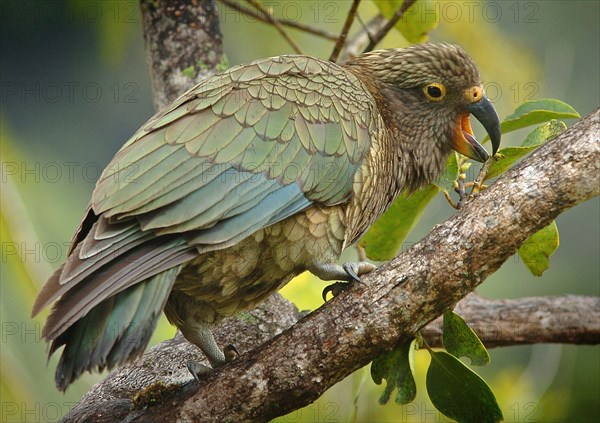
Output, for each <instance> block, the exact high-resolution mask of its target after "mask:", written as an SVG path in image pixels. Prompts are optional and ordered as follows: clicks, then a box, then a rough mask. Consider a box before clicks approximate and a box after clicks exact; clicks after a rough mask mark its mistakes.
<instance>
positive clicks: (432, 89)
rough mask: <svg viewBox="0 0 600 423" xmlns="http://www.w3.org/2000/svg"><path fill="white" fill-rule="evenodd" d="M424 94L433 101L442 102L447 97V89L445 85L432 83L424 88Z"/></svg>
mask: <svg viewBox="0 0 600 423" xmlns="http://www.w3.org/2000/svg"><path fill="white" fill-rule="evenodd" d="M423 94H425V97H427V99H428V100H431V101H440V100H441V99H443V98H444V96H445V95H446V87H444V85H443V84H438V83H435V82H434V83H432V84H427V85H425V86H424V87H423Z"/></svg>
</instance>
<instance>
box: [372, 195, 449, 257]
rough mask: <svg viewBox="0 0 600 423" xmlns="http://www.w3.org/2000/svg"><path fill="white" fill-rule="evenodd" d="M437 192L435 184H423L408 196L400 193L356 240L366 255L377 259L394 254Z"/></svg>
mask: <svg viewBox="0 0 600 423" xmlns="http://www.w3.org/2000/svg"><path fill="white" fill-rule="evenodd" d="M438 192H439V189H438V188H437V187H436V186H435V185H427V186H426V187H425V188H422V189H420V190H419V191H417V192H415V193H413V194H411V195H406V194H401V195H400V196H399V197H398V198H397V199H396V201H394V203H393V204H392V205H391V206H390V208H389V209H388V210H387V211H386V212H385V213H384V214H383V215H382V216H381V217H380V218H379V219H378V220H377V221H376V222H375V223H374V224H373V226H371V228H370V229H369V231H368V232H367V233H366V234H365V236H363V237H362V239H361V240H360V245H361V247H363V248H364V249H365V252H366V254H367V257H369V258H370V259H371V260H378V261H384V260H389V259H391V258H392V257H394V256H395V255H396V253H397V252H398V250H399V249H400V247H401V246H402V242H403V241H404V239H405V238H406V236H407V235H408V234H409V233H410V231H411V230H412V229H413V227H414V226H415V224H416V223H417V222H418V221H419V218H420V217H421V215H422V214H423V211H424V210H425V207H426V206H427V205H428V204H429V202H430V201H431V200H432V199H433V197H435V195H436V194H437V193H438Z"/></svg>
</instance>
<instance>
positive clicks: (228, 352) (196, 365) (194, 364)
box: [187, 344, 240, 382]
mask: <svg viewBox="0 0 600 423" xmlns="http://www.w3.org/2000/svg"><path fill="white" fill-rule="evenodd" d="M239 355H240V353H239V352H238V350H237V349H236V348H235V346H234V345H231V344H230V345H227V346H226V347H225V349H224V350H223V356H224V357H225V361H223V362H222V363H221V364H218V365H216V366H215V365H212V364H211V365H212V366H213V367H209V366H206V365H204V364H202V363H200V362H198V361H196V360H188V362H187V368H188V370H189V372H190V373H191V374H192V376H193V377H194V379H196V380H197V381H198V382H200V378H201V377H202V376H204V375H206V374H208V373H210V372H212V371H213V370H214V369H215V368H217V367H220V366H222V365H223V364H225V363H229V362H231V361H233V360H235V359H236V358H237V357H238V356H239Z"/></svg>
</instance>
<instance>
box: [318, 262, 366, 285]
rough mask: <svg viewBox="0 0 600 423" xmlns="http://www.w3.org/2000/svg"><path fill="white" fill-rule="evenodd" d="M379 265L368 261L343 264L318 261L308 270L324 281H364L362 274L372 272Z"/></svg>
mask: <svg viewBox="0 0 600 423" xmlns="http://www.w3.org/2000/svg"><path fill="white" fill-rule="evenodd" d="M375 269H377V266H375V265H374V264H371V263H369V262H367V261H358V262H351V263H344V264H343V265H342V266H340V265H339V264H335V263H317V264H315V265H313V266H312V267H311V268H309V269H308V270H309V271H310V272H311V273H312V274H313V275H315V276H317V277H318V278H320V279H322V280H324V281H333V280H341V281H346V282H358V283H363V281H362V279H361V278H360V277H361V276H362V275H366V274H367V273H370V272H372V271H373V270H375Z"/></svg>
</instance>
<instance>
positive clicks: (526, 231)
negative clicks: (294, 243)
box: [64, 109, 600, 422]
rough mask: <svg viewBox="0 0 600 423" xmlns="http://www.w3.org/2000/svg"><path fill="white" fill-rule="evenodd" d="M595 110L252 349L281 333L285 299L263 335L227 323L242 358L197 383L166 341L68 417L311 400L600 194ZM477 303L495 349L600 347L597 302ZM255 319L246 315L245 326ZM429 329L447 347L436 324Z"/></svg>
mask: <svg viewBox="0 0 600 423" xmlns="http://www.w3.org/2000/svg"><path fill="white" fill-rule="evenodd" d="M599 117H600V109H599V110H596V111H595V112H594V113H592V114H591V115H590V116H588V117H586V118H585V119H583V120H582V121H581V122H579V123H577V124H576V125H574V126H573V127H572V128H570V129H569V130H568V131H567V132H565V133H564V134H562V135H561V136H559V137H557V138H556V139H555V140H553V141H551V142H549V143H548V144H546V145H545V146H543V147H542V148H540V149H539V150H538V151H536V152H535V153H534V154H532V155H531V156H530V157H529V158H528V159H526V160H525V161H524V162H522V163H521V164H519V165H518V166H516V167H515V168H514V169H511V170H510V171H508V172H507V173H506V174H505V175H503V176H502V177H501V178H499V180H498V181H497V182H496V183H495V184H493V185H492V186H491V187H490V188H489V189H487V190H486V191H484V192H483V193H482V194H481V195H480V196H479V197H478V198H476V199H475V200H473V201H471V202H469V203H468V204H467V205H466V206H465V208H464V209H463V210H461V211H460V212H459V213H457V214H455V215H454V216H453V217H452V218H451V219H449V220H448V221H446V222H445V223H443V224H441V225H438V226H437V227H436V228H435V229H434V230H433V231H432V232H431V233H430V234H429V235H428V236H427V237H426V238H425V239H423V240H422V241H421V242H419V243H418V244H416V245H415V246H413V248H411V249H410V250H408V251H406V252H405V253H403V254H401V255H399V256H398V257H396V258H395V259H394V260H392V261H391V262H389V263H388V264H386V265H385V266H383V267H381V268H380V269H378V270H377V271H375V272H374V273H372V274H370V275H368V276H367V277H365V282H366V286H365V287H363V286H359V285H356V286H354V287H353V288H352V289H350V290H349V291H347V292H345V293H342V294H341V295H340V296H338V297H337V298H335V299H334V300H332V301H330V302H328V303H327V304H325V305H324V306H323V307H321V308H320V309H318V310H317V311H315V312H313V313H311V314H310V315H308V316H306V317H305V318H303V319H301V320H300V321H298V323H296V324H295V325H293V326H292V327H290V328H289V329H287V330H286V331H284V332H283V333H281V334H279V335H278V336H275V337H274V338H272V339H270V340H268V341H266V342H265V343H263V344H262V345H260V346H258V347H257V348H255V349H254V350H251V351H250V349H251V348H252V347H253V346H255V345H257V344H259V343H260V342H262V341H263V340H265V339H267V338H268V334H267V332H268V328H269V327H270V328H271V329H272V330H273V329H274V328H277V329H275V330H274V333H277V331H279V330H281V328H283V327H285V326H288V325H289V324H292V323H293V319H291V320H285V318H286V317H287V315H288V314H291V315H294V312H293V311H290V309H289V308H288V309H287V310H281V311H279V310H278V307H283V304H284V303H280V299H279V298H278V297H273V298H272V299H271V300H270V301H271V302H270V303H269V304H267V305H266V306H265V307H266V308H265V307H261V308H260V309H259V310H257V311H255V312H254V313H259V314H258V316H260V317H258V318H257V319H258V321H260V322H261V324H262V327H263V329H264V330H263V329H260V328H261V324H259V325H258V333H257V334H255V335H253V336H255V338H253V340H248V341H247V337H248V336H250V334H252V333H253V332H252V330H250V327H254V326H253V325H250V326H245V327H243V328H236V329H233V327H232V326H227V327H225V328H221V330H220V331H219V336H220V338H219V339H218V340H219V342H221V343H226V342H230V341H231V338H232V337H233V338H234V339H235V342H236V343H237V344H238V346H239V347H240V348H239V349H240V350H241V351H243V352H245V353H243V354H242V355H241V356H240V357H239V359H238V360H236V361H234V362H233V363H230V364H228V365H227V366H225V367H223V368H221V369H219V370H217V371H214V372H212V373H210V374H209V375H207V376H206V378H205V379H204V380H202V382H201V383H199V384H198V383H197V382H195V381H191V380H189V379H190V377H189V376H186V371H185V369H184V363H185V362H186V360H187V359H188V358H189V357H190V356H194V355H195V356H196V357H197V356H198V355H199V354H198V353H197V352H196V351H194V348H193V347H192V346H189V345H188V346H186V344H185V342H183V341H178V340H177V339H176V340H170V341H166V343H163V344H161V345H160V346H158V347H156V348H155V349H153V350H151V351H150V352H148V353H147V354H146V355H145V357H144V359H143V361H142V362H141V363H137V364H133V365H129V366H126V367H124V368H122V369H120V370H119V371H117V372H115V373H113V374H112V375H111V376H109V377H108V378H107V379H106V380H105V381H103V382H101V383H100V384H98V385H96V386H95V387H94V388H93V389H92V391H91V392H90V393H89V394H88V395H86V396H85V397H84V398H83V399H82V401H81V403H80V405H79V406H76V407H75V408H73V409H72V410H71V413H69V415H67V416H66V417H65V419H64V421H69V422H70V421H85V420H86V419H91V418H93V419H95V420H102V418H103V417H104V419H105V421H109V420H111V421H113V420H114V419H116V418H117V419H124V420H127V421H157V422H158V421H162V420H164V419H168V420H169V421H173V420H177V421H209V420H210V421H236V422H238V421H268V420H269V419H271V418H273V417H276V416H280V415H284V414H286V413H288V412H290V411H292V410H295V409H297V408H300V407H302V406H304V405H307V404H310V403H311V402H312V401H314V400H315V399H316V398H318V397H319V396H320V395H321V394H322V393H323V392H324V391H325V390H326V389H328V388H329V387H331V386H332V385H334V384H335V383H337V382H338V381H340V380H341V379H343V378H344V377H345V376H347V375H349V374H350V373H352V372H353V371H355V370H357V369H359V368H360V367H362V366H364V365H366V364H367V363H368V362H370V361H371V360H372V359H373V358H375V357H377V356H378V355H380V354H381V353H383V352H385V351H388V350H390V349H392V348H393V347H394V346H395V345H397V344H398V343H399V342H402V341H404V340H407V339H409V338H410V337H411V336H412V335H413V334H415V333H416V332H417V331H418V330H419V329H420V328H422V327H423V326H425V325H427V324H428V323H429V322H431V321H433V320H434V319H436V318H437V317H438V316H440V315H441V314H442V313H443V312H444V311H445V310H448V309H451V308H453V307H454V305H455V304H456V303H457V302H458V301H459V300H460V299H461V298H463V297H465V296H466V295H467V294H468V293H469V292H471V291H472V290H473V289H475V287H476V286H477V285H479V284H481V283H482V282H483V281H484V280H485V278H486V277H487V276H489V275H490V274H492V273H493V272H495V271H496V270H497V269H498V268H499V267H500V266H501V265H502V263H503V262H504V261H506V260H507V259H508V258H509V257H511V256H512V255H513V254H514V253H515V252H516V250H517V248H518V247H519V246H520V245H521V244H522V243H523V241H525V240H526V239H527V238H528V237H529V236H530V235H531V234H533V233H534V232H536V231H537V230H539V229H541V228H542V227H544V226H546V225H548V224H549V223H550V222H551V221H552V220H553V219H554V218H555V217H556V216H557V215H558V214H560V213H561V212H563V211H565V210H567V209H568V208H570V207H573V206H574V205H576V204H579V203H581V202H583V201H585V200H587V199H589V198H592V197H593V196H596V195H598V193H599V190H600V172H599V166H600V143H598V133H600V121H599ZM469 301H470V303H469V304H467V305H464V306H463V309H461V310H460V314H462V315H463V317H465V319H466V320H467V321H470V322H472V323H473V324H474V326H475V330H476V331H478V332H479V333H480V334H481V335H482V338H483V340H484V342H486V344H488V345H509V344H516V343H530V342H532V341H534V340H536V337H537V340H536V342H575V343H599V342H600V300H599V299H597V298H585V297H583V298H582V297H555V298H524V299H519V300H506V301H490V300H483V299H480V298H474V299H471V300H469ZM273 306H274V307H275V308H271V307H273ZM285 307H288V306H287V305H286V306H285ZM263 313H266V314H263ZM253 315H254V314H253ZM262 316H264V317H262ZM253 319H254V318H252V317H248V315H246V317H242V318H241V319H240V318H238V319H237V324H242V323H248V322H249V321H251V320H253ZM271 319H272V320H271ZM277 319H284V320H283V322H285V323H281V322H279V321H278V320H277ZM235 322H236V319H232V320H230V321H229V322H228V324H232V325H235V324H236V323H235ZM492 323H493V325H492ZM280 324H281V325H282V326H279V325H280ZM271 325H272V326H271ZM524 326H525V327H524ZM253 330H254V329H253ZM426 333H427V336H428V337H431V339H432V341H433V343H434V344H436V342H435V340H436V336H437V337H438V342H439V329H435V326H434V327H433V328H431V329H429V328H428V329H427V330H426ZM223 336H224V337H223ZM170 372H171V373H170ZM157 375H158V376H157ZM157 380H162V381H164V383H167V384H168V383H174V384H175V386H174V387H172V388H171V389H169V390H168V391H165V390H164V389H163V390H160V389H159V388H157V387H156V386H155V387H154V392H152V390H151V391H146V394H145V395H142V400H138V404H144V405H146V404H148V403H151V402H152V401H151V400H150V399H149V398H151V397H150V393H152V394H156V391H160V392H162V395H159V396H158V400H157V401H155V404H154V405H153V406H149V407H144V406H141V407H137V408H132V402H131V398H132V396H133V395H134V393H135V392H136V391H138V390H139V389H141V388H145V387H148V386H149V385H150V384H152V383H153V382H155V381H157ZM184 380H188V381H187V382H183V381H184ZM182 382H183V384H181V383H182Z"/></svg>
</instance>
